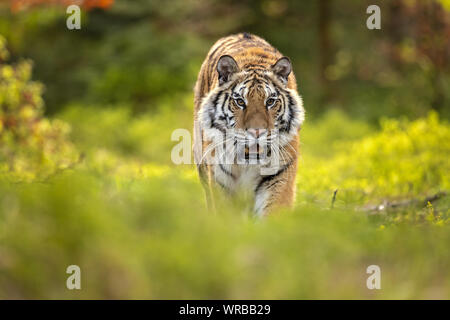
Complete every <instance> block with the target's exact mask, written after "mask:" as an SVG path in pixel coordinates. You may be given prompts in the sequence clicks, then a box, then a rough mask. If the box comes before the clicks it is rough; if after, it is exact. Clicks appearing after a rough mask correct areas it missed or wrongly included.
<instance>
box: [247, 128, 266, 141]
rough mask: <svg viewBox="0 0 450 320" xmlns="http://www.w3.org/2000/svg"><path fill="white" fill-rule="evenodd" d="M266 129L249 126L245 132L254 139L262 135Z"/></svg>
mask: <svg viewBox="0 0 450 320" xmlns="http://www.w3.org/2000/svg"><path fill="white" fill-rule="evenodd" d="M266 131H267V130H266V129H254V128H249V129H247V132H248V133H249V134H250V135H251V136H252V137H253V138H255V139H258V138H259V137H260V136H262V135H263V134H264V133H265V132H266Z"/></svg>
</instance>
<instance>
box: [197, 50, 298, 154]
mask: <svg viewBox="0 0 450 320" xmlns="http://www.w3.org/2000/svg"><path fill="white" fill-rule="evenodd" d="M291 69H292V68H291V63H290V61H289V59H288V58H286V57H283V58H281V59H279V60H278V61H277V62H276V63H275V64H274V65H273V66H271V68H270V69H252V70H239V68H238V65H237V63H236V61H235V60H234V59H233V58H232V57H231V56H228V55H226V56H222V57H221V58H220V59H219V61H218V63H217V72H218V74H219V84H218V86H217V87H216V88H215V89H214V90H213V91H211V92H210V93H209V94H208V96H206V97H205V99H204V101H203V102H202V108H201V111H200V119H199V120H200V122H201V127H202V130H203V133H204V134H205V135H206V138H207V139H209V140H211V141H213V140H220V139H222V141H223V139H225V140H227V142H229V141H230V140H231V141H232V145H233V146H236V145H239V144H243V145H245V149H244V150H245V155H246V156H247V157H250V158H251V157H256V158H258V157H259V156H260V155H261V154H263V153H264V154H269V155H270V153H271V152H270V151H271V150H273V148H278V149H280V148H283V146H284V145H286V144H287V143H289V142H290V141H291V140H292V138H293V137H294V136H295V135H296V134H297V132H298V130H299V128H300V125H301V124H302V122H303V119H304V110H303V106H302V100H301V98H300V97H299V95H298V94H297V93H296V91H295V90H292V89H289V88H288V87H287V82H288V76H289V74H290V72H291ZM225 136H227V137H225ZM230 137H231V138H230ZM236 150H237V149H236V148H235V149H233V151H232V152H234V153H236V152H237V151H236ZM267 151H268V152H267ZM227 152H229V150H227Z"/></svg>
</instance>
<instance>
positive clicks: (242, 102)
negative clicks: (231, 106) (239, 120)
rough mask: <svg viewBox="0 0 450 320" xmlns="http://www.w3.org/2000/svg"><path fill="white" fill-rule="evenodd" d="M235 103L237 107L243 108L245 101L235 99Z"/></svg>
mask: <svg viewBox="0 0 450 320" xmlns="http://www.w3.org/2000/svg"><path fill="white" fill-rule="evenodd" d="M235 101H236V104H237V105H238V106H239V107H244V106H245V101H244V100H242V99H241V98H239V99H236V100H235Z"/></svg>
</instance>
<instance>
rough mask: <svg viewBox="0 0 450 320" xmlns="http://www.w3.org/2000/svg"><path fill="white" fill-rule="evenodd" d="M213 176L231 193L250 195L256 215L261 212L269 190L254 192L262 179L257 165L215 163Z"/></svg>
mask: <svg viewBox="0 0 450 320" xmlns="http://www.w3.org/2000/svg"><path fill="white" fill-rule="evenodd" d="M230 173H231V174H232V176H231V175H230ZM215 178H216V181H217V182H218V183H219V184H221V185H222V186H223V187H225V188H226V189H227V190H228V191H230V192H231V193H233V194H237V193H238V194H240V195H247V196H251V197H252V199H254V212H255V213H256V214H257V215H258V216H260V215H262V214H263V212H264V209H265V207H266V204H267V199H268V198H269V192H268V191H266V190H261V191H259V192H258V193H257V194H256V195H255V194H254V192H255V189H256V187H257V185H258V184H259V183H260V181H261V179H262V176H261V167H260V166H259V165H222V167H220V166H219V165H216V167H215Z"/></svg>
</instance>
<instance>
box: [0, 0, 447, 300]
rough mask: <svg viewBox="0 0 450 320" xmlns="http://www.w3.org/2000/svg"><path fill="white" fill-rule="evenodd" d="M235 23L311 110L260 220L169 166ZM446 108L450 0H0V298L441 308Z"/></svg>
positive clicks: (187, 169) (192, 174)
mask: <svg viewBox="0 0 450 320" xmlns="http://www.w3.org/2000/svg"><path fill="white" fill-rule="evenodd" d="M70 4H78V5H79V6H80V7H81V29H80V30H68V29H67V27H66V19H67V18H68V17H69V14H67V13H66V8H67V6H68V5H70ZM372 4H376V5H378V6H379V7H380V9H381V29H380V30H369V29H368V28H367V26H366V20H367V19H368V17H369V14H367V13H366V9H367V7H368V6H369V5H372ZM244 31H246V32H250V33H254V34H256V35H258V36H261V37H263V38H265V39H266V40H267V41H268V42H270V43H271V44H272V45H274V46H275V47H276V48H278V49H279V50H280V51H281V52H282V53H283V54H284V55H286V56H288V57H290V58H291V60H292V62H293V65H294V72H295V74H296V77H297V81H298V88H299V93H300V94H301V95H302V97H303V100H304V105H305V109H306V113H307V117H306V121H305V125H304V127H303V128H302V130H301V153H302V156H301V159H300V165H299V171H298V176H297V180H298V181H297V205H296V207H295V208H294V210H292V211H289V212H285V213H283V214H280V215H274V216H273V217H270V218H268V219H266V220H264V222H263V223H258V224H255V223H254V221H253V220H252V218H250V217H249V216H248V215H242V210H241V208H240V207H239V204H229V206H226V207H224V208H221V209H220V212H221V214H219V215H212V214H211V213H210V212H207V210H206V207H205V203H204V197H203V191H202V188H201V186H200V184H199V182H198V178H197V176H196V171H195V168H194V166H189V165H185V166H176V165H174V164H173V163H172V162H171V160H170V154H171V150H172V147H173V146H174V145H175V144H176V143H177V142H174V141H171V139H170V137H171V133H172V131H173V130H174V129H177V128H187V129H189V130H190V129H191V128H192V112H193V87H194V84H195V81H196V77H197V73H198V71H199V69H200V65H201V63H202V61H203V59H204V58H205V57H206V54H207V52H208V50H209V48H210V47H211V46H212V45H213V43H214V42H215V41H216V40H217V39H218V38H220V37H223V36H226V35H229V34H233V33H238V32H244ZM449 117H450V1H449V0H397V1H394V0H392V1H375V0H374V1H372V0H367V1H366V0H318V1H294V0H277V1H275V0H262V1H256V0H238V1H237V0H220V1H219V0H171V1H163V0H133V1H125V0H78V1H75V0H59V1H58V0H10V1H7V0H0V298H34V299H36V298H50V299H53V298H75V299H76V298H159V299H161V298H172V299H178V298H191V299H192V298H193V299H205V298H218V299H219V298H220V299H222V298H235V299H238V298H241V299H251V298H265V299H276V298H288V299H300V298H309V299H314V298H353V299H354V298H357V299H358V298H388V299H390V298H393V299H398V298H440V299H442V298H446V299H448V298H449V297H450V274H449V270H450V251H449V250H448V244H449V243H450V196H449V195H448V192H449V190H450V175H449V172H450V161H449V155H450V125H449V122H448V120H449ZM335 190H338V191H337V196H336V198H335V200H333V204H332V205H331V201H332V195H333V193H334V192H335ZM331 207H332V210H331ZM71 264H76V265H79V266H80V268H81V270H82V290H81V291H77V290H74V291H70V290H67V288H66V286H65V281H66V278H67V277H68V275H67V274H66V273H65V270H66V267H67V266H68V265H71ZM370 264H377V265H380V266H381V270H382V274H383V279H384V280H383V281H384V282H383V283H382V287H383V290H375V291H376V292H375V291H371V290H368V289H367V288H366V286H365V281H366V277H367V276H368V275H366V273H365V270H366V267H367V266H368V265H370Z"/></svg>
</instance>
